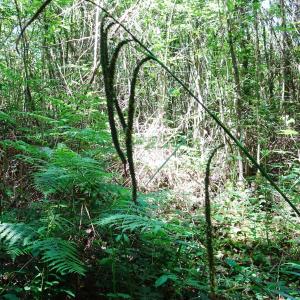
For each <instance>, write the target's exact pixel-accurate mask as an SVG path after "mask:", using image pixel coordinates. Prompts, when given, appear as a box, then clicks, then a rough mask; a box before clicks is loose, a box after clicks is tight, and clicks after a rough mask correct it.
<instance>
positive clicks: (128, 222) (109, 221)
mask: <svg viewBox="0 0 300 300" xmlns="http://www.w3.org/2000/svg"><path fill="white" fill-rule="evenodd" d="M95 224H96V225H99V226H109V227H112V228H115V229H118V230H121V231H122V232H128V231H129V232H134V231H140V232H148V233H149V232H151V233H154V234H157V233H163V234H168V233H171V232H172V230H174V229H175V225H171V224H168V223H166V222H164V221H163V220H159V219H155V218H151V217H150V216H146V215H135V214H113V215H109V216H106V217H104V218H102V219H101V220H99V221H98V222H96V223H95Z"/></svg>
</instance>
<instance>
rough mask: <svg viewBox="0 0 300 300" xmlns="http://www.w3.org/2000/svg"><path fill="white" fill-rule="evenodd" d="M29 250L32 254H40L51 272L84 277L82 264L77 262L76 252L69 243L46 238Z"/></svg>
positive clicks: (58, 239)
mask: <svg viewBox="0 0 300 300" xmlns="http://www.w3.org/2000/svg"><path fill="white" fill-rule="evenodd" d="M31 248H32V251H33V252H34V253H41V257H42V261H43V262H45V263H46V264H47V266H48V267H49V268H50V269H51V270H55V271H57V272H58V273H60V274H62V275H64V274H67V273H76V274H79V275H84V273H85V267H84V264H83V263H82V262H81V261H80V260H79V258H78V252H77V250H76V248H75V246H74V245H73V243H71V242H70V241H65V240H62V239H60V238H47V239H45V240H41V241H36V242H35V243H33V245H32V247H31Z"/></svg>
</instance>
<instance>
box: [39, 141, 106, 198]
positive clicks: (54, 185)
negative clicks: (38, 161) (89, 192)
mask: <svg viewBox="0 0 300 300" xmlns="http://www.w3.org/2000/svg"><path fill="white" fill-rule="evenodd" d="M106 177H108V174H107V173H106V172H105V171H103V169H102V166H101V165H100V163H99V162H98V161H96V160H94V159H92V158H90V157H82V156H81V155H79V154H77V153H76V152H74V151H72V150H70V149H68V148H67V147H66V146H64V145H59V147H58V148H57V149H55V150H54V151H53V152H52V153H51V157H50V162H49V163H48V164H47V166H46V167H44V168H42V169H41V171H40V172H38V173H36V174H35V183H36V186H37V188H38V189H39V190H40V191H42V192H43V193H45V194H52V193H55V192H71V191H72V189H74V188H76V187H77V188H83V189H84V188H87V187H92V186H95V185H99V184H101V182H103V181H104V178H106Z"/></svg>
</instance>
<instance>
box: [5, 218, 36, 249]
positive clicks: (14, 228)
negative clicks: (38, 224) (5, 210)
mask: <svg viewBox="0 0 300 300" xmlns="http://www.w3.org/2000/svg"><path fill="white" fill-rule="evenodd" d="M35 234H36V233H35V231H34V230H33V229H32V228H31V227H30V226H28V225H26V224H23V223H18V224H12V223H2V224H0V240H1V241H2V242H3V243H5V244H7V245H8V246H13V245H16V244H18V245H22V246H26V245H28V244H30V242H31V240H32V239H33V237H34V236H35Z"/></svg>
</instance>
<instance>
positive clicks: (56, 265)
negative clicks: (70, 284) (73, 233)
mask: <svg viewBox="0 0 300 300" xmlns="http://www.w3.org/2000/svg"><path fill="white" fill-rule="evenodd" d="M0 240H1V241H2V243H3V244H4V246H6V251H7V253H8V254H9V255H10V256H11V257H12V258H13V259H15V258H16V257H17V256H20V255H23V254H28V253H31V255H33V256H34V257H38V256H40V257H41V261H42V262H44V263H45V264H46V265H47V266H48V268H49V269H51V270H55V271H57V272H58V273H60V274H62V275H64V274H67V273H76V274H79V275H84V273H85V267H84V264H83V263H82V262H81V261H80V259H79V258H78V252H77V250H76V248H75V246H74V245H73V243H72V242H70V241H66V240H63V239H60V238H53V237H48V238H43V237H39V236H38V234H37V233H36V232H35V231H34V230H33V229H32V228H31V227H30V226H28V225H26V224H22V223H18V224H12V223H2V224H0Z"/></svg>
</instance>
